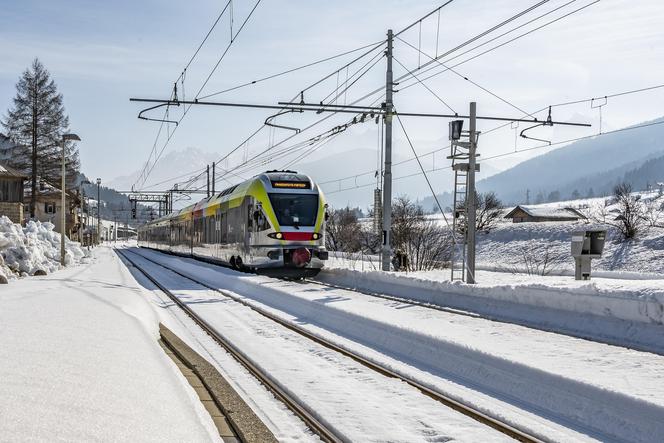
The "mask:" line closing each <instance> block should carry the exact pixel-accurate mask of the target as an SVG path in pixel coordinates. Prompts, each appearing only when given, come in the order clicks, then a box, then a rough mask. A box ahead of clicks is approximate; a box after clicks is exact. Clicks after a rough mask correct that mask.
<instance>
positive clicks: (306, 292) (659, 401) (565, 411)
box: [140, 250, 664, 442]
mask: <svg viewBox="0 0 664 443" xmlns="http://www.w3.org/2000/svg"><path fill="white" fill-rule="evenodd" d="M140 253H141V254H144V255H147V256H149V257H150V258H152V259H156V260H158V261H160V262H163V263H166V264H168V265H169V266H173V267H176V268H177V269H178V270H180V271H181V272H185V273H187V274H190V275H195V276H196V278H200V279H202V280H203V281H205V282H207V283H209V284H214V285H217V286H218V287H221V288H224V289H225V290H227V291H231V292H232V293H234V294H236V296H238V297H242V298H244V299H245V300H247V301H249V302H250V303H252V304H255V305H257V306H260V307H262V308H264V309H269V310H270V311H271V312H273V313H275V314H277V315H279V316H280V317H282V318H284V319H286V320H288V321H291V322H293V323H296V324H298V325H300V326H302V327H305V328H307V329H308V330H310V331H311V332H312V333H314V334H318V335H320V336H324V337H325V338H327V339H330V340H332V341H334V342H335V343H337V344H338V345H340V346H342V347H346V348H348V349H352V350H353V351H356V352H358V353H359V354H360V355H362V356H363V357H365V358H368V359H370V360H373V361H377V362H379V363H381V364H384V365H387V366H388V367H390V368H392V369H394V370H395V371H397V372H401V373H403V374H406V375H408V376H409V377H413V378H414V379H416V380H418V381H419V382H421V383H423V384H425V385H427V386H429V387H431V388H433V389H436V390H439V391H442V392H445V393H447V394H448V395H451V396H452V397H455V398H461V399H463V400H464V401H466V402H470V403H471V404H474V405H476V406H477V407H478V408H480V409H481V410H483V411H484V412H485V413H487V414H489V415H493V416H499V417H501V418H503V419H505V420H507V421H508V422H510V423H512V424H514V425H516V426H519V427H521V428H525V429H529V430H531V431H533V432H535V433H536V434H538V435H542V436H545V437H546V438H547V439H551V440H553V441H587V440H594V439H597V440H602V441H624V440H629V441H644V442H647V441H658V439H659V437H660V436H661V435H664V357H663V356H660V355H656V354H652V353H648V352H640V351H636V350H632V349H627V348H623V347H617V346H611V345H607V344H603V343H596V342H593V341H588V340H582V339H578V338H574V337H570V336H568V335H560V334H555V333H551V332H547V331H543V330H540V329H535V328H527V327H524V326H520V325H516V324H510V323H505V322H497V321H492V320H490V319H487V318H482V317H481V316H478V315H477V314H473V313H465V312H458V311H457V312H445V311H440V310H432V309H428V308H425V307H418V306H414V305H411V304H407V303H401V302H397V301H389V300H384V299H380V298H375V297H372V296H369V295H365V294H362V293H358V292H354V291H348V290H343V289H340V288H335V287H329V286H320V285H317V284H310V283H304V284H303V283H294V282H286V281H280V280H274V279H269V278H266V277H262V276H254V275H245V274H239V273H236V272H233V271H231V270H228V269H224V268H219V267H216V266H213V265H209V264H205V263H200V262H195V261H193V260H191V259H183V258H176V257H172V256H167V255H164V254H160V253H158V252H154V251H147V250H141V251H140ZM334 272H338V271H334ZM344 272H346V271H344ZM357 274H358V275H357V277H358V279H359V278H360V277H361V278H362V279H366V280H363V281H364V282H365V284H366V285H369V286H370V285H375V284H376V282H380V280H378V279H377V278H374V276H373V275H372V273H370V272H365V273H359V272H357ZM360 274H361V275H360ZM367 274H369V275H367ZM387 275H390V276H391V275H392V274H387ZM397 277H398V276H397ZM399 278H400V277H399ZM395 281H396V280H394V279H390V280H385V281H383V282H382V283H383V284H384V285H383V286H376V287H375V289H374V290H375V291H378V292H380V291H382V290H383V289H384V288H386V287H392V289H393V290H395V291H398V292H401V293H400V294H399V295H400V296H403V297H406V298H409V297H411V296H412V293H414V292H417V291H415V290H412V291H410V290H409V288H408V287H399V286H396V285H395ZM637 283H638V284H646V283H649V282H645V283H644V282H637ZM612 284H615V282H613V283H612ZM459 286H460V285H459ZM187 289H188V290H189V291H187V292H186V293H183V294H182V296H183V297H189V299H188V300H189V301H191V303H192V304H191V306H196V309H200V310H201V311H199V312H203V311H202V310H204V309H215V308H208V307H210V306H216V309H215V310H214V311H210V314H209V319H210V321H217V320H218V321H220V322H222V323H223V322H230V321H232V320H231V319H230V318H229V319H227V318H226V317H227V316H231V317H234V316H240V314H239V313H238V312H236V311H234V310H232V311H231V312H232V313H230V314H225V313H224V312H223V311H224V309H229V306H228V304H227V303H225V302H221V301H220V300H219V298H217V299H216V303H214V302H213V300H214V299H213V298H209V297H211V296H210V295H203V294H202V293H201V291H196V290H195V289H194V288H192V287H191V286H190V287H189V288H187ZM607 291H608V288H607ZM487 292H492V291H489V290H487ZM482 303H487V304H489V305H491V300H488V299H486V298H484V299H482ZM212 312H214V313H212ZM548 314H549V312H547V313H545V314H543V315H541V316H540V317H534V319H533V321H534V322H535V323H537V322H538V321H540V320H542V321H544V320H546V318H547V315H548ZM242 318H245V317H242ZM588 318H590V317H586V319H588ZM245 320H246V318H245ZM242 324H245V325H247V323H242ZM228 326H229V327H228V329H225V330H228V331H234V330H235V329H239V328H244V329H245V331H244V333H239V332H238V333H237V335H235V337H236V338H237V340H239V341H240V343H243V344H246V345H248V346H253V341H255V340H258V338H257V337H256V334H258V336H259V338H260V336H262V335H266V336H270V337H271V336H272V335H273V334H274V331H273V329H272V328H268V327H267V325H266V326H265V328H261V327H254V326H248V325H247V326H241V324H240V323H238V324H233V325H232V326H231V325H230V324H229V325H228ZM537 326H542V325H537ZM657 327H658V328H659V329H658V331H660V337H661V325H658V326H657ZM254 329H255V331H254V332H251V330H254ZM260 349H262V352H264V353H267V354H271V353H276V352H278V351H277V349H278V348H277V347H274V348H270V347H265V348H262V347H261V348H260ZM302 352H303V351H300V353H302ZM257 355H262V354H261V353H260V352H258V351H257ZM279 355H282V354H279ZM264 358H267V359H268V361H269V360H270V357H264ZM280 358H282V359H287V360H291V362H292V363H293V364H290V365H286V367H285V368H284V371H290V372H289V373H288V374H286V375H284V377H286V378H288V382H289V383H294V384H295V386H297V384H298V383H301V382H303V381H309V380H310V379H309V378H307V374H302V373H300V372H299V371H293V369H292V366H294V363H295V362H298V365H299V364H301V363H300V362H301V360H299V357H298V353H297V351H295V350H293V354H292V356H288V355H287V356H285V357H283V356H282V357H280ZM329 370H330V369H329V368H328V369H324V368H321V369H319V371H320V372H318V373H317V374H318V375H319V379H321V380H325V379H327V378H328V377H332V375H328V373H327V372H326V371H329ZM293 378H295V379H296V380H294V381H293V380H291V379H293ZM316 383H322V382H321V381H318V382H316ZM368 385H370V383H368ZM353 386H354V385H353ZM294 389H295V388H294ZM357 389H361V387H359V388H357ZM360 392H362V393H363V395H365V394H364V392H363V391H360ZM369 398H371V397H369ZM311 401H314V400H311ZM385 405H386V406H385V411H384V412H385V413H389V410H390V408H389V407H388V406H391V404H390V403H389V401H386V403H385ZM323 408H324V406H323ZM322 410H324V411H326V409H322ZM329 413H330V417H332V418H331V420H332V419H336V420H342V418H343V417H338V418H337V417H335V415H334V412H333V411H330V412H329ZM392 420H396V418H392ZM399 420H402V418H399ZM342 423H344V425H348V426H352V423H347V422H342ZM382 423H384V424H391V423H392V421H389V420H388V421H386V420H385V419H383V420H382ZM395 423H396V422H395ZM386 426H387V425H386Z"/></svg>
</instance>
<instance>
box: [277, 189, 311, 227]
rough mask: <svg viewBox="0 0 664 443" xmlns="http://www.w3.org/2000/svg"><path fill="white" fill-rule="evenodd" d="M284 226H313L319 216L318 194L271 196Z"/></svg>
mask: <svg viewBox="0 0 664 443" xmlns="http://www.w3.org/2000/svg"><path fill="white" fill-rule="evenodd" d="M269 196H270V202H272V208H273V209H274V213H275V214H276V216H277V220H278V221H279V224H280V225H282V226H313V225H314V224H315V223H316V215H317V214H318V195H317V194H276V193H275V194H269Z"/></svg>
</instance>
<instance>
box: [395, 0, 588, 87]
mask: <svg viewBox="0 0 664 443" xmlns="http://www.w3.org/2000/svg"><path fill="white" fill-rule="evenodd" d="M575 1H577V0H572V1H570V2H568V3H567V4H565V5H563V6H561V8H562V7H564V6H566V5H568V4H571V3H574V2H575ZM600 1H601V0H594V1H593V2H591V3H588V4H586V5H584V6H581V7H579V8H577V9H575V10H573V11H571V12H568V13H567V14H564V15H562V16H560V17H557V18H555V19H553V20H550V21H548V22H546V23H544V24H542V25H540V26H538V27H536V28H533V29H531V30H529V31H526V32H524V33H522V34H519V35H517V36H516V37H513V38H511V39H509V40H507V41H505V42H502V43H500V44H498V45H496V46H493V47H491V48H489V49H487V50H485V51H483V52H480V53H478V54H475V55H473V56H471V57H469V58H467V59H465V60H463V61H461V62H459V63H456V64H454V65H452V68H456V67H457V66H460V65H462V64H465V63H468V62H470V61H472V60H475V59H476V58H478V57H481V56H483V55H486V54H488V53H489V52H492V51H495V50H496V49H499V48H501V47H503V46H505V45H507V44H509V43H512V42H515V41H516V40H519V39H521V38H523V37H525V36H527V35H530V34H532V33H533V32H536V31H539V30H540V29H542V28H544V27H546V26H549V25H551V24H553V23H556V22H558V21H560V20H562V19H564V18H567V17H569V16H571V15H573V14H576V13H578V12H580V11H583V10H584V9H586V8H588V7H590V6H592V5H595V4H597V3H599V2H600ZM558 9H559V8H558ZM548 14H549V13H546V14H542V16H540V17H543V16H546V15H548ZM540 17H538V18H535V19H533V20H537V19H539V18H540ZM520 27H521V26H518V27H517V28H515V29H518V28H520ZM510 32H511V31H510ZM483 45H484V44H482V45H478V46H477V47H480V46H483ZM472 50H473V49H471V50H469V51H466V53H468V52H471V51H472ZM438 58H441V56H439V57H438ZM453 58H456V57H453ZM430 63H434V60H432V61H431V62H430ZM424 66H426V64H425V65H422V67H424ZM438 67H439V66H433V67H429V68H428V69H427V70H425V71H423V73H425V72H429V71H431V70H433V69H436V68H438ZM444 72H447V69H443V70H442V71H439V72H436V73H434V74H431V75H429V76H427V77H424V78H423V80H428V79H430V78H433V77H436V76H438V75H440V74H442V73H444ZM411 86H413V85H407V86H404V87H402V88H401V89H402V90H403V89H406V88H408V87H411Z"/></svg>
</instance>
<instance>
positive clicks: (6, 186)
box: [0, 164, 28, 223]
mask: <svg viewBox="0 0 664 443" xmlns="http://www.w3.org/2000/svg"><path fill="white" fill-rule="evenodd" d="M27 178H28V177H26V176H25V175H23V174H21V173H20V172H18V171H16V170H14V169H12V168H10V167H9V166H5V165H3V164H0V215H6V216H7V217H9V219H10V220H11V221H13V222H14V223H22V222H23V182H24V181H25V180H26V179H27Z"/></svg>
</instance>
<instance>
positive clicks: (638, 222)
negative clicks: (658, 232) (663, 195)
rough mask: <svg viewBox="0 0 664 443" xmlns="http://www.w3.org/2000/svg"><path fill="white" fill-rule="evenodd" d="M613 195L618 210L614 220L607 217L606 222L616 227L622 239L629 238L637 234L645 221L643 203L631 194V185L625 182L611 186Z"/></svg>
mask: <svg viewBox="0 0 664 443" xmlns="http://www.w3.org/2000/svg"><path fill="white" fill-rule="evenodd" d="M613 197H614V199H615V201H616V204H617V205H618V209H619V212H618V216H617V217H616V218H615V219H614V220H611V219H610V218H609V219H608V220H607V223H608V224H609V225H611V226H614V227H615V228H616V229H618V232H620V235H621V237H622V239H623V241H624V240H630V239H632V238H634V237H636V236H637V234H638V233H639V231H640V230H641V228H642V226H643V223H644V221H645V215H644V209H643V204H642V203H641V202H640V201H639V198H638V197H637V196H635V195H632V185H630V184H629V183H625V182H623V183H619V184H617V185H616V186H615V188H613Z"/></svg>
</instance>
